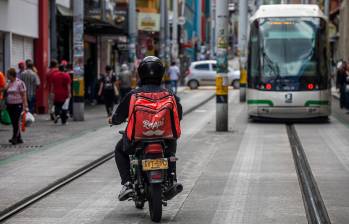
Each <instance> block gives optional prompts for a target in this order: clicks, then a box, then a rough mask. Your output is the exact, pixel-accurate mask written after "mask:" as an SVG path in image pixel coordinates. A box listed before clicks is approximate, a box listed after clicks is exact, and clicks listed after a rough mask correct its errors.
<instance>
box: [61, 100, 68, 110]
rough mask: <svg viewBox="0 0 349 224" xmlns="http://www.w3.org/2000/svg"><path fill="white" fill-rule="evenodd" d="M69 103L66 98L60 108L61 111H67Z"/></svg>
mask: <svg viewBox="0 0 349 224" xmlns="http://www.w3.org/2000/svg"><path fill="white" fill-rule="evenodd" d="M69 101H70V98H67V99H66V100H65V102H64V104H63V106H62V110H68V109H69Z"/></svg>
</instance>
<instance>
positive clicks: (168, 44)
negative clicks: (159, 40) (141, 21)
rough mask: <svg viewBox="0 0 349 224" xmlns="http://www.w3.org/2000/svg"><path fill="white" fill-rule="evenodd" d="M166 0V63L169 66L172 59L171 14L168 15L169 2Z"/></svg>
mask: <svg viewBox="0 0 349 224" xmlns="http://www.w3.org/2000/svg"><path fill="white" fill-rule="evenodd" d="M163 1H164V5H165V6H164V8H165V31H166V32H165V43H166V46H165V58H166V64H167V66H168V65H169V64H170V60H171V39H170V24H169V19H168V17H169V15H168V4H167V0H163Z"/></svg>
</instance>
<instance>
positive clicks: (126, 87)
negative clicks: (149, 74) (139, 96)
mask: <svg viewBox="0 0 349 224" xmlns="http://www.w3.org/2000/svg"><path fill="white" fill-rule="evenodd" d="M117 84H118V87H119V90H120V101H121V100H122V99H123V98H124V97H125V96H126V95H127V93H129V92H130V91H131V90H132V88H131V71H130V70H129V69H128V66H127V64H123V65H121V72H120V74H119V75H118V76H117Z"/></svg>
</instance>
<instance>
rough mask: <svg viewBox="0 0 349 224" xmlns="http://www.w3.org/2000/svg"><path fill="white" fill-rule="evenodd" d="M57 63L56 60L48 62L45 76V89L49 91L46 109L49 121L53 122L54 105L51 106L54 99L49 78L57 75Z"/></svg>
mask: <svg viewBox="0 0 349 224" xmlns="http://www.w3.org/2000/svg"><path fill="white" fill-rule="evenodd" d="M58 72H59V70H58V62H57V60H56V59H53V60H52V61H51V62H50V67H49V70H48V72H47V74H46V77H47V78H46V88H48V89H49V96H48V109H49V112H50V119H51V120H52V121H53V120H55V115H54V105H53V98H54V93H53V89H52V88H51V78H52V77H53V75H54V74H55V73H58Z"/></svg>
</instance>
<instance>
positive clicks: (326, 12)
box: [324, 0, 330, 17]
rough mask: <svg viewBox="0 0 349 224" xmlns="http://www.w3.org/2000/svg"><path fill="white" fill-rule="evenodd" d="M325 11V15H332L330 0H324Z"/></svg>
mask: <svg viewBox="0 0 349 224" xmlns="http://www.w3.org/2000/svg"><path fill="white" fill-rule="evenodd" d="M324 11H325V15H326V16H327V17H330V0H325V2H324Z"/></svg>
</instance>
